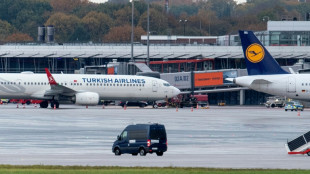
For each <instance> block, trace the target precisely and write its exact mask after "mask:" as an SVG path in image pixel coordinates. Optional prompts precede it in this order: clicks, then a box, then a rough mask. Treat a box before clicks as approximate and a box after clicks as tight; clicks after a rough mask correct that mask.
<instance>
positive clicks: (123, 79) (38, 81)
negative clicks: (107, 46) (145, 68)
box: [0, 73, 180, 101]
mask: <svg viewBox="0 0 310 174" xmlns="http://www.w3.org/2000/svg"><path fill="white" fill-rule="evenodd" d="M53 77H54V78H55V80H56V82H57V83H58V84H59V85H61V86H64V87H67V88H70V89H72V90H74V91H76V93H79V92H94V93H98V94H99V97H100V99H101V100H126V101H134V100H135V101H138V100H148V101H155V100H161V99H165V98H171V97H173V96H175V95H178V94H179V92H180V90H179V89H177V88H175V87H173V86H170V85H169V83H168V82H166V81H164V80H161V79H156V78H152V77H145V76H129V75H87V74H54V75H53ZM50 89H51V86H50V84H49V81H48V79H47V75H46V74H33V73H2V74H0V97H1V98H8V99H43V100H44V99H45V100H49V99H52V98H51V97H52V96H49V95H46V94H47V92H48V91H49V90H50ZM66 95H67V96H71V95H74V94H64V96H66Z"/></svg>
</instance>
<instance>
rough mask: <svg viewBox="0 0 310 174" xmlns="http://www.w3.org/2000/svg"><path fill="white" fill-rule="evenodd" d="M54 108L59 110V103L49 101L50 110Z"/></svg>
mask: <svg viewBox="0 0 310 174" xmlns="http://www.w3.org/2000/svg"><path fill="white" fill-rule="evenodd" d="M54 107H56V108H59V102H58V101H56V100H52V101H51V108H54Z"/></svg>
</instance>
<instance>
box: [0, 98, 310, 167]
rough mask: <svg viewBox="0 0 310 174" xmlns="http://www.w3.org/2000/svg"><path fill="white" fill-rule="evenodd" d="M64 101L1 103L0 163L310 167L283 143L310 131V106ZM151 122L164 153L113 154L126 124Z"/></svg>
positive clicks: (304, 157)
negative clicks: (164, 143)
mask: <svg viewBox="0 0 310 174" xmlns="http://www.w3.org/2000/svg"><path fill="white" fill-rule="evenodd" d="M60 107H61V108H59V109H56V110H54V109H50V108H48V109H42V108H38V107H34V106H33V105H27V106H26V108H23V107H22V106H19V108H16V104H7V105H0V164H11V165H82V166H128V167H134V166H153V167H210V168H238V169H239V168H264V169H310V165H309V160H310V157H308V156H307V155H288V154H287V152H286V150H285V147H284V144H285V143H286V142H287V140H292V139H294V138H296V137H298V136H300V135H301V134H303V133H305V132H308V131H310V130H309V129H310V109H305V111H302V112H295V111H293V112H291V111H287V112H285V111H284V109H283V108H282V109H281V108H274V109H271V108H265V107H263V106H223V107H220V106H211V107H210V108H209V109H193V111H191V109H190V108H179V109H178V111H177V110H176V109H175V108H158V109H153V108H150V107H148V108H137V107H136V108H135V107H133V108H130V107H128V108H127V109H126V110H124V109H123V108H121V107H118V106H108V107H105V108H104V109H103V108H102V106H89V107H88V108H87V109H86V107H85V106H76V105H61V106H60ZM298 113H299V114H298ZM148 122H155V123H161V124H164V125H165V127H166V130H167V137H168V151H167V152H166V153H164V155H163V156H162V157H158V156H156V154H147V155H146V156H144V157H143V156H131V155H130V154H122V155H121V156H115V155H114V154H113V153H112V149H111V148H112V144H113V142H114V141H115V140H116V137H117V135H119V134H120V133H121V132H122V130H123V129H124V128H125V127H126V126H127V125H129V124H134V123H148Z"/></svg>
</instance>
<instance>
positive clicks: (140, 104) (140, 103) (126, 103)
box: [119, 101, 148, 108]
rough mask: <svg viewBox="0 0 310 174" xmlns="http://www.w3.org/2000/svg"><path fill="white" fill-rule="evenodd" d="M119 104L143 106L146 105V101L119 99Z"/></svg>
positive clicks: (123, 105)
mask: <svg viewBox="0 0 310 174" xmlns="http://www.w3.org/2000/svg"><path fill="white" fill-rule="evenodd" d="M119 105H120V106H122V107H125V106H126V107H127V106H139V107H140V108H144V107H146V106H148V103H147V102H145V101H127V102H126V101H121V102H120V103H119Z"/></svg>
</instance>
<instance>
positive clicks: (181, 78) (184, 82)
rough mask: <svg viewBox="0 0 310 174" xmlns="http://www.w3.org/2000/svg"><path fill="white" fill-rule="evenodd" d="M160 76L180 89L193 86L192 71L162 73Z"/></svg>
mask: <svg viewBox="0 0 310 174" xmlns="http://www.w3.org/2000/svg"><path fill="white" fill-rule="evenodd" d="M160 78H161V79H163V80H166V81H167V82H169V83H170V84H171V85H172V86H174V87H177V88H179V89H188V88H191V73H190V72H181V73H169V74H161V75H160Z"/></svg>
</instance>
